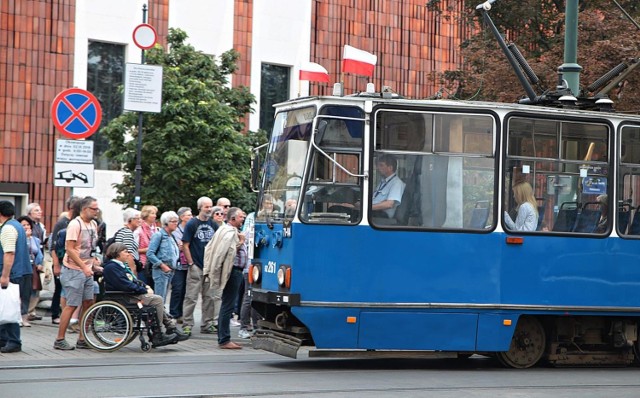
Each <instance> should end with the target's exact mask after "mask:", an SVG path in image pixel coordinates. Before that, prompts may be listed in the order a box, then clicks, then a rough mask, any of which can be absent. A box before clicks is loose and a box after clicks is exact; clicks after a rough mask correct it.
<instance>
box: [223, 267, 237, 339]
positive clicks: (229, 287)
mask: <svg viewBox="0 0 640 398" xmlns="http://www.w3.org/2000/svg"><path fill="white" fill-rule="evenodd" d="M240 283H242V270H241V269H240V268H236V267H233V269H232V270H231V274H230V275H229V280H228V281H227V284H226V285H225V287H224V290H223V291H222V298H221V301H222V304H221V305H220V316H219V317H218V344H225V343H227V342H228V341H229V340H231V326H230V325H229V323H230V322H231V315H233V309H234V307H235V304H236V299H237V298H238V289H239V288H240Z"/></svg>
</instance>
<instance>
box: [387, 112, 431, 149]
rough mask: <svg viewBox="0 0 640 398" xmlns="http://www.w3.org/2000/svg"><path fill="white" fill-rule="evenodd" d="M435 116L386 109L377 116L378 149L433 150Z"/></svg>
mask: <svg viewBox="0 0 640 398" xmlns="http://www.w3.org/2000/svg"><path fill="white" fill-rule="evenodd" d="M432 120H433V116H432V115H430V114H426V113H416V112H406V111H405V112H399V111H384V112H378V113H377V116H376V149H378V150H398V151H427V152H431V145H432Z"/></svg>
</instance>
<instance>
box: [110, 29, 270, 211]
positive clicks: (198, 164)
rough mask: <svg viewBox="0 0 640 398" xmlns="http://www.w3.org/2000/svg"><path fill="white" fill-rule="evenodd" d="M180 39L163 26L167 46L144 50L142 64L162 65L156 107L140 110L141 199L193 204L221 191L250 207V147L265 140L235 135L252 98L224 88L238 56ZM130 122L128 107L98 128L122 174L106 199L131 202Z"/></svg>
mask: <svg viewBox="0 0 640 398" xmlns="http://www.w3.org/2000/svg"><path fill="white" fill-rule="evenodd" d="M186 39H187V34H186V33H185V32H184V31H181V30H179V29H170V30H169V35H168V38H167V41H168V48H169V50H167V51H165V50H164V49H163V48H162V47H160V46H156V47H155V48H153V49H151V50H149V51H148V52H147V54H146V55H147V58H146V59H147V63H148V64H154V65H161V66H162V67H163V88H162V111H161V112H160V113H144V114H143V136H142V137H143V142H142V162H141V163H142V173H141V195H140V196H141V204H142V205H145V204H153V205H156V206H158V207H159V208H160V210H161V211H167V210H175V209H177V208H178V207H180V206H191V207H192V208H194V209H195V205H196V201H197V199H198V198H199V197H200V196H209V197H211V198H212V199H213V200H214V201H215V200H216V199H217V198H218V197H221V196H225V197H228V198H229V199H230V200H231V202H232V203H233V204H234V205H237V206H240V207H243V208H246V209H251V208H253V207H255V200H256V199H255V195H254V194H253V193H252V192H251V189H250V186H249V173H250V161H251V148H252V147H253V146H255V145H257V144H258V143H261V142H263V141H264V140H265V139H266V138H265V135H264V134H263V133H251V132H250V133H249V134H246V135H245V134H243V133H242V131H243V129H244V124H243V123H242V118H243V116H245V115H246V114H247V113H249V112H251V111H252V108H251V105H252V104H253V103H255V98H254V97H253V95H252V94H251V93H250V92H249V90H248V89H247V88H246V87H240V88H231V87H229V84H228V76H230V75H231V73H233V72H234V71H235V70H236V62H237V60H238V57H239V54H238V53H237V52H235V51H233V50H230V51H228V52H225V53H224V54H222V55H221V56H220V57H219V59H216V58H215V57H211V56H208V55H206V54H204V53H202V52H200V51H196V50H195V49H194V48H193V46H191V45H189V44H186V43H185V40H186ZM137 126H138V114H137V113H134V112H128V113H124V114H122V115H121V116H119V117H118V118H116V119H113V120H112V121H111V122H110V123H109V124H108V125H107V126H105V127H104V129H103V133H104V134H105V136H106V137H107V138H108V140H109V149H108V151H107V156H108V157H109V158H110V159H112V160H113V161H115V162H117V163H118V164H121V165H122V168H123V170H124V172H125V175H124V180H123V182H122V184H117V185H116V186H115V188H116V189H117V191H118V196H117V197H116V198H115V199H114V202H116V203H120V204H122V205H124V206H125V207H126V206H131V205H132V204H133V202H134V189H135V165H136V145H137V137H138V127H137Z"/></svg>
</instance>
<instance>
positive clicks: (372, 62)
mask: <svg viewBox="0 0 640 398" xmlns="http://www.w3.org/2000/svg"><path fill="white" fill-rule="evenodd" d="M377 60H378V57H377V56H375V55H373V54H371V53H368V52H366V51H363V50H358V49H357V48H355V47H351V46H348V45H345V46H344V52H343V53H342V72H343V73H355V74H356V75H364V76H373V68H374V67H375V66H376V61H377Z"/></svg>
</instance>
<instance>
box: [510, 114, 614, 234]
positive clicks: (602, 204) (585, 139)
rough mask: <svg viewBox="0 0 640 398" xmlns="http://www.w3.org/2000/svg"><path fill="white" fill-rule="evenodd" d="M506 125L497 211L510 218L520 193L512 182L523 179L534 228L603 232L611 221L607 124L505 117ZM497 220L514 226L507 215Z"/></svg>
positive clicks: (553, 230) (513, 218) (514, 213)
mask: <svg viewBox="0 0 640 398" xmlns="http://www.w3.org/2000/svg"><path fill="white" fill-rule="evenodd" d="M508 126H509V128H508V136H507V140H508V142H507V148H508V150H507V161H506V163H505V169H504V173H505V174H504V179H505V183H504V192H503V197H504V198H505V200H504V203H503V212H507V213H508V214H509V217H510V218H511V219H512V220H516V218H517V216H518V212H517V209H518V207H519V206H521V205H522V204H521V203H520V202H521V201H522V200H523V199H522V198H519V200H516V198H515V196H514V192H513V191H514V189H513V187H514V186H517V185H520V183H521V182H525V181H526V182H527V183H528V184H529V185H530V186H531V188H532V195H531V196H529V201H530V202H532V203H535V213H536V217H537V221H536V223H535V224H536V225H535V231H539V232H548V233H554V232H556V233H580V234H584V233H593V234H604V233H607V232H608V231H609V230H610V226H611V224H612V223H611V221H610V220H608V217H607V215H608V213H609V211H608V207H609V203H610V200H609V197H608V192H609V187H608V182H609V180H610V178H609V175H608V173H609V170H610V168H609V167H608V164H607V160H608V158H609V145H608V140H609V138H610V135H609V128H608V126H607V125H604V124H597V123H578V122H567V121H557V120H537V119H525V118H521V117H514V118H511V119H509V121H508ZM557 142H560V143H561V144H560V145H557ZM518 190H520V188H518ZM532 197H533V198H532ZM503 225H504V226H505V229H507V230H510V228H514V230H515V228H516V227H514V226H513V224H511V222H510V221H509V220H508V218H507V216H504V217H503ZM518 232H522V231H521V230H520V231H518ZM531 232H533V231H531Z"/></svg>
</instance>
